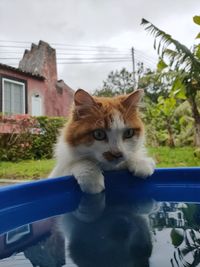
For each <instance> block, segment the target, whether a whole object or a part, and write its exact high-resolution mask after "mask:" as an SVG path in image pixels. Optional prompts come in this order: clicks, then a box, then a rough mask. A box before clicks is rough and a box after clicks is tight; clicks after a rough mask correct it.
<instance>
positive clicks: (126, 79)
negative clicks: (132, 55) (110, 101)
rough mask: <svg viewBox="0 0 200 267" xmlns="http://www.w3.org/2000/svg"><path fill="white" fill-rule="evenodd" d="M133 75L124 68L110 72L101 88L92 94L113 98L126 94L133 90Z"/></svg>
mask: <svg viewBox="0 0 200 267" xmlns="http://www.w3.org/2000/svg"><path fill="white" fill-rule="evenodd" d="M133 84H134V81H133V73H131V72H129V71H128V70H126V69H125V68H123V69H121V70H120V71H118V70H116V71H111V72H110V73H109V75H108V77H107V79H106V81H103V86H102V88H100V89H97V90H96V91H95V92H94V95H96V96H113V95H121V94H128V93H130V92H132V91H133V90H134V87H133Z"/></svg>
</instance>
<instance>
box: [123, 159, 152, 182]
mask: <svg viewBox="0 0 200 267" xmlns="http://www.w3.org/2000/svg"><path fill="white" fill-rule="evenodd" d="M128 169H129V171H130V172H132V173H133V175H135V176H138V177H141V178H146V177H148V176H150V175H152V174H153V173H154V169H155V161H154V160H153V159H152V158H150V157H147V156H146V155H138V156H134V157H132V158H131V159H129V160H128Z"/></svg>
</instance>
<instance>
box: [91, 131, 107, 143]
mask: <svg viewBox="0 0 200 267" xmlns="http://www.w3.org/2000/svg"><path fill="white" fill-rule="evenodd" d="M93 137H94V139H96V140H98V141H102V140H105V139H106V138H107V136H106V133H105V131H104V130H102V129H96V130H94V131H93Z"/></svg>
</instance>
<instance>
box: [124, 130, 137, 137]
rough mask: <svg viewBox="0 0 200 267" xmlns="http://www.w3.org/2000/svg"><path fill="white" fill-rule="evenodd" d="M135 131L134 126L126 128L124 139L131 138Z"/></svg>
mask: <svg viewBox="0 0 200 267" xmlns="http://www.w3.org/2000/svg"><path fill="white" fill-rule="evenodd" d="M134 133H135V131H134V129H133V128H128V129H126V130H125V131H124V133H123V138H124V139H127V138H131V137H133V136H134Z"/></svg>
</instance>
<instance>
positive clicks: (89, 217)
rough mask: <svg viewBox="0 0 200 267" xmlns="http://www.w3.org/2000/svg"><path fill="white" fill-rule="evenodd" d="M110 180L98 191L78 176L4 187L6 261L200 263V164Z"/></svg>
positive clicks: (2, 255)
mask: <svg viewBox="0 0 200 267" xmlns="http://www.w3.org/2000/svg"><path fill="white" fill-rule="evenodd" d="M105 183H106V190H105V192H103V193H101V194H96V195H88V194H83V193H82V192H81V191H80V189H79V186H78V185H77V183H76V181H75V179H74V178H73V177H61V178H56V179H45V180H41V181H37V182H30V183H24V184H20V185H14V186H5V187H1V188H0V266H2V267H10V266H14V267H15V266H19V267H25V266H40V267H61V266H73V267H74V266H80V267H100V266H101V267H130V266H134V267H147V266H150V267H161V266H162V267H168V266H169V267H190V266H191V267H193V266H200V168H174V169H157V170H156V171H155V173H154V174H153V175H152V176H151V177H150V178H148V179H147V180H142V179H138V178H137V177H132V175H131V174H130V173H129V172H127V171H117V172H107V173H105Z"/></svg>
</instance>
